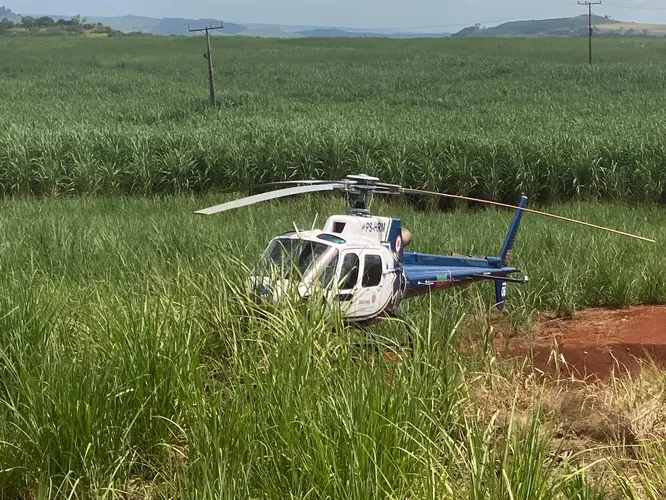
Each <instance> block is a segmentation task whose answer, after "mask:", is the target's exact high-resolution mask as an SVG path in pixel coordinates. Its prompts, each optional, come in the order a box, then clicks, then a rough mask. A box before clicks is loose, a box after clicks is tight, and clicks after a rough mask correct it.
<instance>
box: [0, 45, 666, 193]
mask: <svg viewBox="0 0 666 500" xmlns="http://www.w3.org/2000/svg"><path fill="white" fill-rule="evenodd" d="M213 43H214V47H215V52H216V59H215V60H216V64H217V68H216V74H217V82H218V96H219V100H220V104H219V107H218V109H215V110H213V109H209V108H208V107H207V106H206V101H207V96H206V91H207V85H206V81H205V80H206V72H205V65H204V64H203V63H202V61H201V57H200V52H201V50H202V49H201V44H202V40H201V39H196V38H195V39H188V38H161V37H160V38H158V37H155V38H148V37H146V38H128V39H123V38H116V39H101V40H97V39H95V40H90V39H85V40H84V39H71V38H49V39H44V40H42V39H20V40H19V39H2V40H0V53H2V54H3V57H2V62H0V89H1V90H0V92H1V93H2V94H1V98H0V114H2V116H3V117H4V119H3V120H2V121H1V122H0V187H1V188H2V193H4V194H5V195H8V194H11V195H13V194H38V195H51V194H64V193H75V194H81V193H95V194H104V193H125V194H142V195H143V194H159V193H183V192H192V191H195V192H200V191H205V190H209V189H212V188H218V187H221V186H229V185H238V184H248V183H252V182H259V181H268V180H274V179H284V178H293V177H325V178H326V177H331V178H339V177H341V176H343V175H345V174H348V173H358V172H367V173H369V174H376V175H379V176H381V177H382V178H383V179H384V180H386V181H388V182H401V183H404V184H407V185H409V186H411V187H425V188H429V189H439V190H443V191H447V192H457V193H460V194H470V195H477V196H482V197H487V198H493V199H498V200H516V199H517V197H518V196H519V195H520V194H521V193H526V194H528V195H529V196H531V197H532V198H534V199H538V200H540V201H544V202H545V201H564V200H569V199H577V198H602V199H606V200H622V201H628V202H642V201H648V202H663V201H664V186H665V185H666V177H665V175H666V174H664V171H665V169H664V168H663V167H664V164H665V161H666V154H665V150H664V145H663V141H662V137H663V135H664V126H663V120H662V116H661V113H660V110H661V109H663V107H664V93H663V92H662V81H663V79H664V69H663V65H662V64H661V57H662V54H663V52H664V48H665V47H666V45H664V44H666V41H663V40H646V39H622V40H620V39H604V40H599V41H598V48H597V49H598V50H597V53H598V64H596V65H595V66H594V67H592V68H590V67H588V65H586V64H584V62H585V56H586V54H585V45H584V44H582V43H580V41H579V40H575V39H570V40H568V39H543V40H504V39H502V40H495V39H481V40H453V39H451V40H404V41H396V40H315V39H309V40H266V39H264V40H259V39H257V40H252V39H247V38H233V37H224V38H216V39H215V40H214V42H213ZM46 103H48V104H46Z"/></svg>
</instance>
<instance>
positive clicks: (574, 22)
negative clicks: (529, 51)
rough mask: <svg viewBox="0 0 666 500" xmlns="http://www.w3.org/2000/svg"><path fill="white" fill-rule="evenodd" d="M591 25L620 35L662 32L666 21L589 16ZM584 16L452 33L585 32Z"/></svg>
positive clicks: (537, 34) (603, 32) (598, 30)
mask: <svg viewBox="0 0 666 500" xmlns="http://www.w3.org/2000/svg"><path fill="white" fill-rule="evenodd" d="M592 26H593V29H595V31H596V34H597V35H606V36H623V35H625V36H626V35H642V36H665V35H666V25H659V24H649V25H644V24H635V23H625V22H622V21H616V20H614V19H610V18H608V17H601V16H592ZM587 34H588V16H587V15H581V16H576V17H564V18H558V19H541V20H532V21H514V22H509V23H504V24H500V25H499V26H494V27H492V28H482V27H481V26H480V25H478V24H477V25H475V26H469V27H467V28H465V29H463V30H461V31H459V32H458V33H456V34H454V35H452V36H456V37H465V36H484V37H540V36H587Z"/></svg>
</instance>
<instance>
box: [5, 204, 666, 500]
mask: <svg viewBox="0 0 666 500" xmlns="http://www.w3.org/2000/svg"><path fill="white" fill-rule="evenodd" d="M215 201H219V198H218V197H214V196H210V195H209V196H206V197H204V198H202V199H198V198H194V197H178V198H163V199H154V200H147V199H132V198H123V197H115V198H96V199H87V198H76V199H44V200H7V201H5V202H3V203H2V210H1V212H2V217H0V235H1V237H0V269H1V270H2V274H1V275H0V489H1V490H2V491H3V494H4V495H5V496H6V497H8V498H15V497H16V496H17V495H19V494H21V495H24V497H25V495H27V494H34V495H35V496H36V497H37V498H62V497H71V498H127V496H132V497H140V498H144V497H146V498H196V499H199V498H258V497H262V498H285V497H292V498H306V497H309V498H370V497H372V498H433V499H434V498H451V499H453V498H460V497H461V496H464V497H470V498H507V499H508V498H514V499H515V498H524V499H534V498H544V499H546V498H603V496H601V493H603V491H607V490H606V489H604V488H605V487H602V486H600V484H601V483H599V480H598V474H597V473H596V472H594V471H593V473H590V472H589V471H588V472H584V471H583V467H585V466H586V465H589V464H588V460H587V459H586V458H585V457H570V456H569V455H568V454H567V453H565V451H566V450H565V449H563V448H561V447H560V446H558V445H557V444H556V441H555V438H554V435H553V432H552V430H551V428H550V426H549V424H548V423H547V421H548V419H549V417H548V414H547V413H546V412H545V411H542V410H540V408H541V407H542V402H541V401H540V400H539V397H538V395H535V399H534V401H533V402H532V408H533V411H529V412H528V413H527V414H525V413H524V411H523V410H520V411H519V408H518V405H517V403H514V404H513V405H511V403H507V404H508V406H509V407H510V408H511V407H514V408H515V415H514V416H512V413H511V412H510V413H509V414H508V415H504V414H500V413H499V410H500V409H501V408H496V407H493V406H490V405H487V404H484V402H483V400H482V398H478V397H477V396H476V392H475V390H474V389H473V386H474V384H478V380H479V377H481V378H482V379H483V378H484V377H487V380H488V381H487V382H486V383H485V384H486V385H488V386H492V385H493V382H492V381H493V380H496V379H497V377H500V376H501V374H500V373H499V372H497V373H493V374H490V375H480V373H481V372H484V371H492V370H493V369H494V368H493V363H492V362H491V357H492V354H493V351H492V350H490V349H489V350H488V351H487V352H485V353H483V352H481V353H479V354H474V353H470V354H464V355H463V354H461V352H462V350H461V346H462V345H464V344H467V345H469V341H470V340H471V341H472V342H482V341H483V333H482V332H478V333H477V332H474V331H470V330H469V329H466V330H465V331H463V329H461V325H463V324H465V320H464V316H465V315H475V314H477V315H478V314H481V315H483V314H486V313H487V307H488V306H489V305H490V303H491V302H492V298H491V297H490V295H489V294H490V293H491V290H490V287H482V286H480V287H478V288H471V289H469V290H467V291H465V292H460V293H451V294H442V295H435V296H433V297H431V298H430V299H428V298H425V299H414V300H411V301H408V302H406V303H405V304H404V307H403V308H402V315H403V321H404V322H406V323H407V324H408V325H409V326H410V331H411V332H413V334H414V340H415V356H414V357H413V358H408V359H405V360H404V361H403V363H401V364H397V365H396V364H391V363H386V362H384V361H383V360H382V359H381V358H377V357H375V356H374V355H372V354H369V353H367V352H365V351H364V350H359V349H357V348H355V347H354V346H355V345H357V344H359V343H362V342H363V341H364V338H363V334H362V332H359V331H356V330H352V329H348V328H345V327H343V325H342V324H341V323H340V321H339V319H336V317H335V316H333V317H332V318H330V317H327V316H325V315H324V312H323V311H321V310H320V309H317V308H308V307H307V306H304V305H291V306H289V305H288V304H285V305H283V306H282V307H279V308H273V307H270V306H267V305H262V304H256V303H254V302H253V301H252V300H251V299H250V297H249V296H248V295H247V292H246V290H247V289H246V286H245V284H244V283H245V278H246V277H247V273H248V272H249V267H250V266H251V265H252V264H253V263H254V260H255V258H257V257H258V256H259V255H260V252H261V250H262V248H263V246H264V244H265V243H266V239H267V238H268V237H269V235H272V234H277V233H280V232H281V231H282V230H283V229H284V228H286V227H290V226H291V224H292V221H294V222H296V223H297V224H298V225H299V226H300V227H310V226H311V225H312V222H313V219H314V214H313V212H314V213H317V212H318V213H319V214H321V215H320V216H319V222H320V223H321V222H323V221H322V218H323V217H324V215H323V214H328V213H330V212H331V211H337V209H339V210H343V209H344V207H345V203H344V200H341V199H337V198H310V199H305V200H292V201H288V202H284V203H271V204H267V205H263V206H259V207H254V208H252V209H249V210H247V211H241V212H237V213H232V214H226V215H220V216H219V217H213V218H201V217H195V216H194V215H192V213H191V212H192V211H193V210H194V209H196V208H200V207H202V206H206V205H208V204H211V203H213V202H215ZM373 209H374V210H375V211H376V212H378V213H391V214H394V215H398V216H401V217H402V218H403V220H404V221H405V224H406V225H407V227H409V228H410V229H411V230H412V231H413V233H414V243H413V245H414V249H418V250H423V251H447V252H449V251H459V252H464V253H479V254H482V255H483V254H489V255H490V254H493V253H495V252H496V251H497V249H498V248H499V246H500V244H501V241H502V239H503V236H504V232H505V230H506V228H507V227H508V222H509V219H510V217H511V214H509V213H499V212H494V211H479V212H474V211H466V210H459V211H455V212H451V213H446V214H426V213H421V212H417V211H415V210H414V209H412V208H409V207H406V206H398V205H386V204H385V203H384V202H382V201H379V200H376V202H375V204H374V206H373ZM553 210H554V211H557V212H559V213H566V214H569V215H576V216H581V215H583V214H584V215H585V217H587V218H588V219H590V220H592V221H596V220H597V219H601V220H606V221H610V222H611V223H615V225H617V226H619V227H621V228H624V229H627V230H634V231H639V232H643V233H645V234H647V235H648V236H655V237H658V238H661V237H663V227H664V224H663V221H664V212H663V210H662V209H660V208H650V207H642V208H635V207H634V208H630V207H623V206H615V205H604V204H596V203H595V204H570V205H563V206H559V207H553ZM515 255H516V259H517V262H516V263H517V264H519V265H520V267H521V268H523V269H525V270H526V271H528V272H529V273H530V274H531V275H532V282H531V284H530V285H529V286H527V287H526V288H525V289H522V290H521V289H518V288H512V289H511V292H510V296H509V304H510V310H511V313H510V314H511V315H512V316H513V317H514V319H515V320H516V321H517V322H520V321H529V318H530V317H531V315H532V314H533V312H534V311H535V310H536V309H537V308H556V309H557V308H562V310H564V311H568V310H569V309H568V308H569V307H571V308H575V307H580V306H583V305H590V304H599V305H609V304H615V303H618V302H619V303H623V304H628V303H632V302H642V301H650V300H655V301H656V300H663V294H664V291H665V290H666V283H665V282H664V276H663V274H660V272H659V271H658V270H656V271H654V270H653V266H655V265H656V263H658V262H660V261H661V260H663V249H662V248H661V247H659V246H648V245H644V244H642V243H634V242H631V241H624V240H617V239H615V237H611V236H605V235H601V234H594V233H591V232H588V231H585V230H579V229H577V228H575V227H569V226H561V225H559V224H550V223H545V222H544V221H541V220H538V219H535V218H531V217H526V218H525V223H524V226H523V229H522V231H521V234H520V235H519V238H518V240H517V244H516V249H515ZM611 263H612V264H613V265H614V266H615V268H614V269H617V270H618V272H617V273H615V272H609V271H608V270H607V267H608V265H609V264H611ZM620 270H621V272H619V271H620ZM653 271H654V272H653ZM485 299H487V300H485ZM479 300H480V303H481V305H476V304H477V302H478V301H479ZM461 320H462V321H461ZM406 331H407V328H406V326H405V325H404V324H401V323H400V322H396V321H392V322H386V323H384V324H382V325H379V326H378V327H377V328H376V329H375V332H374V333H375V334H376V336H377V337H378V338H380V339H383V340H380V342H382V343H385V344H386V347H387V348H389V347H391V346H393V345H394V344H395V343H398V342H400V341H401V340H402V339H403V338H404V336H405V333H406ZM475 335H478V337H475ZM491 344H492V343H491ZM496 363H497V362H496V361H495V363H494V364H495V365H496ZM517 395H518V393H516V394H515V396H516V397H517ZM521 397H522V398H523V399H524V398H525V396H521ZM609 467H610V466H609ZM625 479H626V478H625ZM627 481H629V479H627ZM632 487H634V486H633V483H632V482H630V481H629V482H625V483H620V482H618V483H617V485H616V486H613V487H612V488H611V490H612V489H616V490H618V491H620V489H621V488H632Z"/></svg>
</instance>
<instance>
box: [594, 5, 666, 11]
mask: <svg viewBox="0 0 666 500" xmlns="http://www.w3.org/2000/svg"><path fill="white" fill-rule="evenodd" d="M604 6H605V7H613V8H615V9H629V10H666V7H637V6H635V5H617V4H614V3H605V4H604Z"/></svg>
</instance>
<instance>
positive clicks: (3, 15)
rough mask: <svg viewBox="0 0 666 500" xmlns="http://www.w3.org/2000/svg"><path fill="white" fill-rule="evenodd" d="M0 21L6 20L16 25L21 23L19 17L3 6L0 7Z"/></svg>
mask: <svg viewBox="0 0 666 500" xmlns="http://www.w3.org/2000/svg"><path fill="white" fill-rule="evenodd" d="M2 19H8V20H10V21H12V22H14V23H18V22H20V21H21V16H19V15H18V14H14V13H13V12H12V9H9V8H7V7H5V6H4V5H3V6H2V7H0V21H1V20H2Z"/></svg>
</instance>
